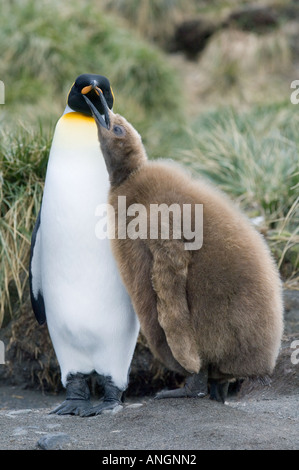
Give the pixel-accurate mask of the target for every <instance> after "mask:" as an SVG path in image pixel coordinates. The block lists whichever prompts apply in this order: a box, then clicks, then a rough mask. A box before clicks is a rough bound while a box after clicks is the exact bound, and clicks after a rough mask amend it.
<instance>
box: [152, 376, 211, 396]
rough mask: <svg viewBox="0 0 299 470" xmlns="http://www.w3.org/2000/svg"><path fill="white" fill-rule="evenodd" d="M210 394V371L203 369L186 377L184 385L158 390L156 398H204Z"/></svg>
mask: <svg viewBox="0 0 299 470" xmlns="http://www.w3.org/2000/svg"><path fill="white" fill-rule="evenodd" d="M207 394H208V373H207V371H201V372H199V373H198V374H192V375H190V377H188V378H187V379H186V383H185V385H184V386H183V387H180V388H176V389H174V390H162V392H158V393H157V395H156V396H155V399H157V400H160V399H162V398H203V397H205V396H206V395H207Z"/></svg>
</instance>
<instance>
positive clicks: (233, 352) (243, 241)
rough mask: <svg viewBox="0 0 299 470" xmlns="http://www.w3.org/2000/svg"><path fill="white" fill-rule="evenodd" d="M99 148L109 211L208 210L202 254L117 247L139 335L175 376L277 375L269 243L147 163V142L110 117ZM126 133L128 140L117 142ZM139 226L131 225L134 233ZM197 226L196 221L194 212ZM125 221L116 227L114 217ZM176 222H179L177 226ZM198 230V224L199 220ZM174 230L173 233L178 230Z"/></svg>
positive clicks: (171, 170)
mask: <svg viewBox="0 0 299 470" xmlns="http://www.w3.org/2000/svg"><path fill="white" fill-rule="evenodd" d="M109 117H110V129H109V130H107V129H104V128H102V127H101V126H100V125H99V124H97V125H98V133H99V140H100V144H101V148H102V152H103V156H104V158H105V161H106V165H107V169H108V172H109V175H110V181H111V188H110V193H109V201H108V202H109V204H111V205H112V206H113V207H114V209H115V212H116V216H117V208H118V196H126V206H127V208H128V207H129V206H130V205H132V204H136V203H137V204H143V205H144V206H145V207H146V209H147V218H148V217H149V211H150V205H151V204H162V203H164V204H167V205H171V204H173V203H177V204H179V205H180V207H181V208H182V207H183V204H192V205H193V207H194V204H203V245H202V247H201V248H200V249H198V250H185V249H184V238H183V236H182V239H178V240H176V239H171V237H170V239H169V240H163V239H161V237H158V239H154V240H151V239H149V238H148V239H138V238H137V239H136V240H132V239H130V238H128V237H127V238H126V239H118V238H117V234H116V238H115V239H113V240H111V244H112V250H113V253H114V256H115V259H116V261H117V264H118V268H119V271H120V273H121V276H122V279H123V282H124V284H125V286H126V288H127V290H128V293H129V295H130V297H131V299H132V302H133V305H134V308H135V311H136V313H137V315H138V317H139V320H140V324H141V330H142V332H143V334H144V335H145V337H146V339H147V341H148V344H149V346H150V348H151V350H152V352H153V353H154V354H155V356H156V357H157V358H159V359H160V360H161V361H162V362H163V363H164V364H165V365H166V366H167V367H168V368H169V369H172V370H174V371H178V372H180V373H185V374H187V373H193V372H198V371H199V370H203V369H207V368H208V370H209V374H210V376H211V377H215V378H221V377H222V378H242V377H249V376H251V377H252V376H263V375H265V374H270V373H271V372H272V370H273V368H274V366H275V362H276V358H277V355H278V351H279V347H280V341H281V336H282V330H283V319H282V318H283V306H282V289H281V282H280V279H279V274H278V271H277V269H276V266H275V264H274V262H273V260H272V257H271V255H270V253H269V250H268V247H267V245H266V243H265V241H264V239H263V238H262V236H261V235H260V234H259V233H258V232H257V231H256V230H255V229H254V228H253V227H252V225H251V223H250V222H249V221H248V220H247V218H246V217H245V216H244V215H243V214H242V213H241V212H240V210H239V209H238V208H236V207H235V206H234V205H233V203H232V202H231V201H230V200H229V199H228V198H227V197H226V196H225V195H224V194H223V193H222V192H220V191H218V190H217V189H216V188H214V187H212V186H211V185H210V184H207V183H206V182H204V181H202V180H201V179H199V180H194V179H192V178H191V177H190V176H189V175H188V174H186V173H185V172H184V171H183V170H182V169H179V168H177V167H176V166H175V165H173V164H171V163H167V162H166V163H165V162H164V163H163V162H149V161H148V160H147V157H146V153H145V150H144V147H143V145H142V142H141V138H140V136H139V134H138V133H137V132H136V131H135V129H134V128H133V127H132V126H131V125H130V124H129V123H128V122H127V121H126V120H125V119H124V118H123V117H122V116H119V115H115V114H113V113H112V112H111V111H109ZM115 126H121V127H122V130H123V135H116V134H115V132H114V128H115ZM133 218H134V217H132V216H131V217H129V216H127V218H126V223H127V224H129V223H130V221H131V220H132V219H133ZM193 218H194V212H193ZM116 220H117V218H116ZM170 222H172V221H171V220H170ZM193 227H194V220H193ZM172 228H173V227H172V225H170V233H171V231H172Z"/></svg>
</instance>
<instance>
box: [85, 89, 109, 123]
mask: <svg viewBox="0 0 299 470" xmlns="http://www.w3.org/2000/svg"><path fill="white" fill-rule="evenodd" d="M85 89H88V90H85ZM92 89H94V90H95V92H96V93H97V95H98V96H99V99H100V101H101V104H102V106H103V108H104V117H103V116H102V115H101V114H100V113H99V111H98V110H97V108H96V107H95V105H94V104H93V103H92V102H91V101H90V99H89V98H88V96H86V93H89V92H90V91H91V90H92ZM83 90H84V91H85V93H83ZM83 90H81V93H82V94H83V98H84V99H85V101H86V103H87V105H88V106H89V109H90V111H91V113H92V115H93V117H94V119H95V120H96V122H97V123H98V124H100V125H101V126H102V127H104V128H105V129H109V127H110V119H109V108H108V105H107V102H106V100H105V98H104V95H103V92H102V90H101V89H100V88H98V87H93V86H92V85H89V86H86V87H84V88H83Z"/></svg>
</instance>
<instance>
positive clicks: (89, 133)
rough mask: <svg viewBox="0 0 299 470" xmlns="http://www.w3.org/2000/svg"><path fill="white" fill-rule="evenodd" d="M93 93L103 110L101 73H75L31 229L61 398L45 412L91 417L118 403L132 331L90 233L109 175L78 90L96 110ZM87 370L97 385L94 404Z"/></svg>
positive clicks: (107, 91) (104, 256) (37, 295)
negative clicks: (99, 392)
mask: <svg viewBox="0 0 299 470" xmlns="http://www.w3.org/2000/svg"><path fill="white" fill-rule="evenodd" d="M101 93H103V96H104V97H105V99H106V101H107V103H108V106H109V108H110V109H111V108H112V106H113V101H114V97H113V92H112V88H111V86H110V83H109V80H108V79H107V78H106V77H104V76H101V75H94V74H83V75H80V76H79V77H78V78H77V79H76V81H75V82H74V84H73V85H72V87H71V89H70V92H69V94H68V98H67V106H66V109H65V111H64V114H63V115H62V117H61V118H60V119H59V121H58V123H57V125H56V129H55V133H54V137H53V142H52V147H51V151H50V156H49V162H48V167H47V173H46V180H45V187H44V194H43V199H42V205H41V210H40V213H39V215H38V218H37V221H36V225H35V228H34V231H33V234H32V242H31V256H30V278H29V280H30V292H31V301H32V307H33V310H34V313H35V316H36V318H37V320H38V322H39V323H40V324H43V323H44V322H46V321H47V325H48V329H49V333H50V336H51V340H52V343H53V346H54V349H55V352H56V356H57V359H58V362H59V365H60V369H61V381H62V384H63V385H64V387H65V388H66V400H65V401H64V402H63V403H62V404H61V405H59V406H58V407H57V408H56V409H55V410H53V411H52V413H57V414H76V415H80V416H91V415H95V414H100V413H101V412H102V411H103V410H107V409H108V410H112V409H114V408H115V407H117V406H119V405H120V403H121V398H122V394H123V391H124V390H125V389H126V387H127V382H128V371H129V367H130V363H131V360H132V355H133V352H134V348H135V344H136V340H137V335H138V331H139V322H138V319H137V317H136V315H135V313H134V310H133V308H132V305H131V301H130V299H129V297H128V294H127V293H126V290H125V287H124V286H123V284H122V281H121V279H120V276H119V274H118V270H117V267H116V263H115V261H114V258H113V256H112V253H111V250H110V246H109V240H108V238H106V239H98V238H97V237H96V234H95V226H96V222H97V219H96V216H95V211H96V208H97V206H98V205H99V204H104V203H106V201H107V195H108V190H109V180H108V173H107V170H106V167H105V162H104V158H103V157H102V155H101V150H100V149H99V144H98V136H97V127H96V124H95V121H94V118H93V117H92V115H91V111H90V108H89V106H88V105H87V104H86V99H85V97H86V96H88V98H89V100H90V101H91V102H92V103H93V104H94V106H95V107H96V108H97V110H98V111H99V113H100V114H104V113H105V109H104V107H103V105H102V103H101V100H100V99H99V96H100V95H101ZM91 373H96V374H97V376H98V379H99V382H100V383H101V385H102V386H103V388H104V397H103V400H102V401H101V402H100V404H99V405H98V406H95V407H92V406H91V403H90V390H89V387H88V382H87V379H88V377H89V375H90V374H91Z"/></svg>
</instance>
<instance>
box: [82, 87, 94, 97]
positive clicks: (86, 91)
mask: <svg viewBox="0 0 299 470" xmlns="http://www.w3.org/2000/svg"><path fill="white" fill-rule="evenodd" d="M92 88H93V86H92V85H88V86H85V87H84V88H82V90H81V93H82V95H86V93H89V92H90V91H91V90H92Z"/></svg>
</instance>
